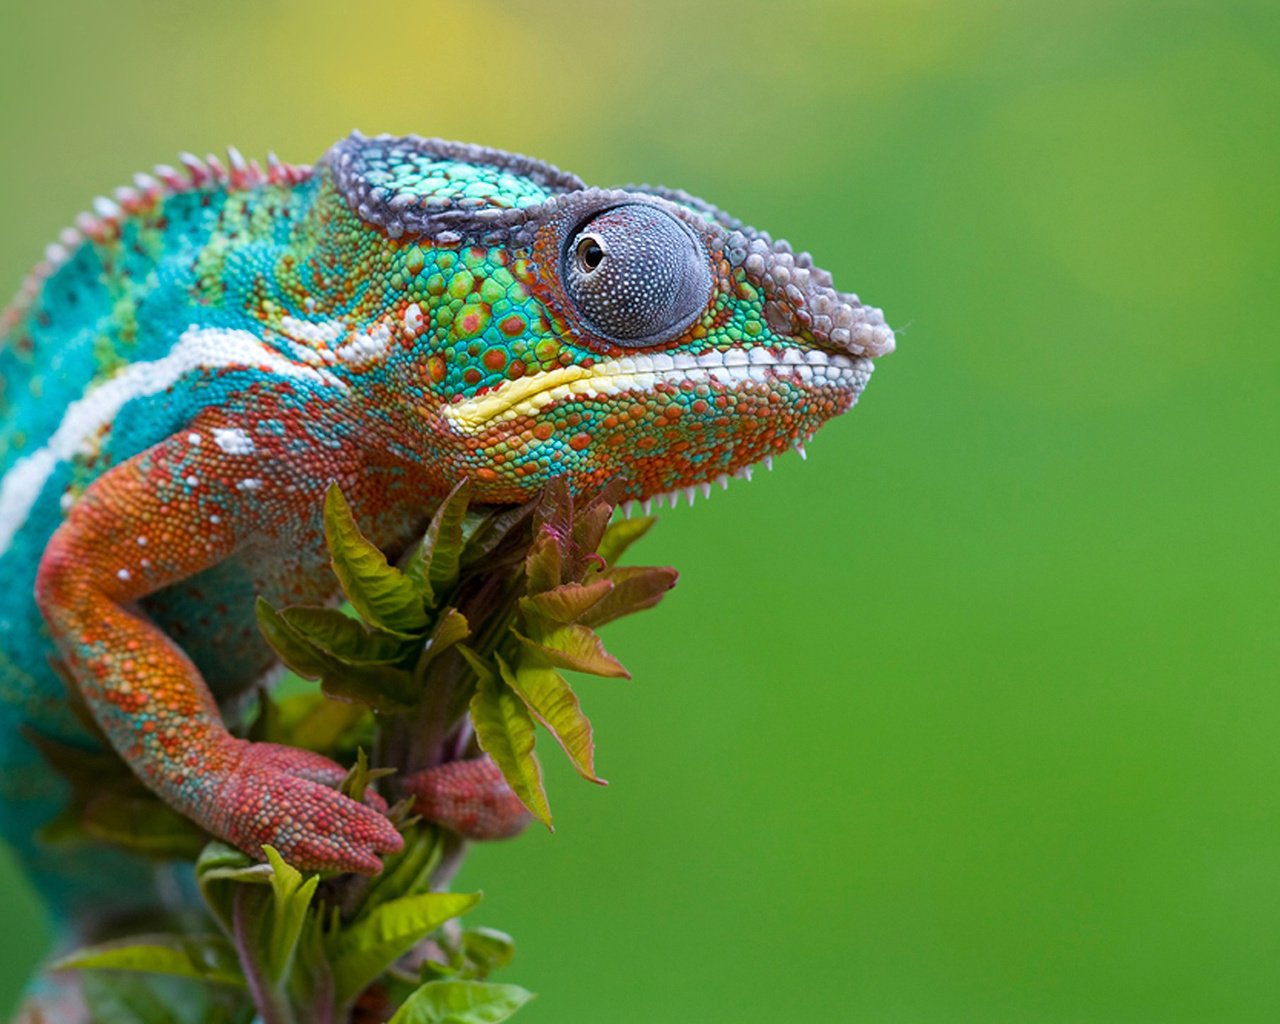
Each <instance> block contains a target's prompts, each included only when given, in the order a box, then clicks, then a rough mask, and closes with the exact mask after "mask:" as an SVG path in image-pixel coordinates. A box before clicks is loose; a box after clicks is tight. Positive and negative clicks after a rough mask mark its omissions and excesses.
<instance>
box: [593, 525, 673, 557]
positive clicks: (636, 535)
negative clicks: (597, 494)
mask: <svg viewBox="0 0 1280 1024" xmlns="http://www.w3.org/2000/svg"><path fill="white" fill-rule="evenodd" d="M657 521H658V520H657V518H655V517H654V516H638V517H637V518H635V519H619V520H618V521H617V522H616V523H611V524H610V525H609V528H608V529H607V530H605V531H604V537H602V538H601V540H600V544H599V546H598V547H597V548H596V553H597V554H598V555H599V556H600V557H601V558H603V559H604V560H605V564H607V565H611V566H612V565H616V564H617V563H618V559H620V558H621V557H622V556H623V554H625V553H626V550H627V548H629V547H631V545H632V544H634V543H635V542H636V541H638V540H639V539H640V538H641V537H643V536H644V535H645V534H646V533H648V532H649V530H650V529H652V528H653V524H654V523H656V522H657Z"/></svg>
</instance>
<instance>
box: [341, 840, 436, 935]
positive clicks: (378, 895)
mask: <svg viewBox="0 0 1280 1024" xmlns="http://www.w3.org/2000/svg"><path fill="white" fill-rule="evenodd" d="M442 853H443V850H442V848H441V844H440V835H439V833H438V832H437V831H436V830H435V829H433V828H429V827H423V826H419V827H416V828H411V829H409V830H408V831H406V833H405V837H404V849H403V850H401V851H400V852H399V853H396V854H392V855H390V856H389V857H384V858H383V862H382V864H383V867H382V873H381V874H379V875H375V876H374V877H373V879H372V880H370V881H369V882H368V883H367V884H368V889H367V890H366V892H365V897H364V899H363V900H362V901H361V904H360V909H359V915H364V914H367V913H369V912H370V911H372V910H373V909H374V908H376V907H378V906H380V905H382V904H383V903H390V902H391V901H392V900H398V899H400V898H401V897H402V896H417V895H419V894H421V893H424V892H426V891H427V887H428V885H429V883H430V881H431V872H432V871H434V870H435V867H436V865H437V864H439V863H440V857H441V854H442ZM359 915H358V916H359Z"/></svg>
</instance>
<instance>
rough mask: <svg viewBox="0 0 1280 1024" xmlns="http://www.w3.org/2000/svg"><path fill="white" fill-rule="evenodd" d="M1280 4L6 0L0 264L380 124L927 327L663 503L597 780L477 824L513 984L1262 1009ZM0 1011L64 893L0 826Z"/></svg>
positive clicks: (1279, 324)
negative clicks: (786, 242) (668, 208)
mask: <svg viewBox="0 0 1280 1024" xmlns="http://www.w3.org/2000/svg"><path fill="white" fill-rule="evenodd" d="M1276 14H1277V11H1276V7H1275V4H1274V3H1264V2H1259V3H1256V4H1254V3H1224V2H1204V3H1200V4H1196V3H1156V2H1151V3H1147V2H1120V0H1110V2H1099V3H1062V2H1045V3H1030V2H1027V3H988V2H976V0H956V2H951V3H943V2H924V0H915V2H902V3H892V4H890V3H866V2H852V0H835V2H831V3H816V4H815V3H794V4H780V3H773V4H758V5H757V4H753V3H746V2H735V3H708V2H694V3H689V2H682V3H659V4H647V5H630V4H601V3H596V2H586V0H584V2H567V3H557V4H540V3H532V2H531V3H522V4H512V3H503V2H494V0H469V2H467V3H447V4H446V3H435V2H418V3H411V4H382V5H373V4H370V5H360V4H346V3H338V2H316V0H312V2H290V3H285V2H274V0H254V2H252V3H249V2H223V3H218V4H212V3H206V4H200V5H186V4H163V3H160V2H159V0H148V2H143V0H114V2H112V3H110V4H104V3H97V2H84V3H79V4H72V3H66V2H63V0H44V2H41V3H39V4H17V3H8V4H6V5H5V10H4V13H3V15H2V16H0V29H2V30H0V96H2V97H3V100H2V101H0V133H2V135H3V139H4V155H3V157H2V158H0V222H2V223H3V237H4V242H3V245H0V282H4V284H3V287H4V288H16V286H17V284H18V282H19V280H20V278H21V275H22V274H23V273H24V272H25V270H26V268H27V266H28V265H29V264H31V263H32V262H33V261H34V260H35V259H36V258H37V257H38V256H39V254H40V252H41V249H42V247H43V245H44V244H45V243H46V242H47V241H49V240H51V239H52V238H53V237H54V236H55V234H56V232H57V230H58V229H59V228H60V227H62V226H63V225H64V224H66V223H68V222H69V221H70V219H71V217H72V215H73V214H74V213H75V212H76V211H77V210H79V209H82V208H85V207H86V206H87V205H88V201H89V199H90V198H91V197H92V196H93V195H95V194H96V193H98V192H102V191H105V190H107V189H109V188H111V187H112V186H114V185H116V184H120V183H124V182H126V181H127V180H128V179H129V177H130V176H131V175H132V173H133V172H134V171H137V170H140V169H145V168H147V167H149V166H150V165H152V164H154V163H156V162H160V161H168V160H172V159H173V157H174V156H175V154H176V153H177V151H178V150H180V149H192V150H195V151H197V152H205V151H208V150H210V149H221V148H222V147H225V146H226V144H228V143H234V144H236V145H237V146H238V147H240V148H241V149H242V150H243V151H244V152H245V153H246V154H249V155H255V156H258V157H262V156H264V155H265V153H266V151H267V150H269V149H273V150H275V151H277V152H278V153H280V154H281V156H283V157H284V158H286V159H290V160H296V161H309V160H313V159H314V158H316V157H318V156H319V155H320V154H321V153H322V152H323V151H324V149H325V148H326V146H327V145H328V144H329V143H331V142H332V141H333V140H334V139H336V138H337V137H339V136H340V135H342V134H344V133H345V132H347V131H348V130H349V129H350V128H352V127H360V128H362V129H363V130H365V131H367V132H377V131H393V132H418V133H422V134H435V135H442V136H446V137H456V138H462V139H467V140H470V141H475V142H482V143H486V144H489V145H493V146H499V147H503V148H507V149H514V150H519V151H525V152H530V153H533V154H536V155H538V156H541V157H543V158H545V159H549V160H551V161H553V162H556V163H559V164H560V165H562V166H564V167H568V168H571V169H573V170H575V171H577V172H578V173H580V174H582V175H583V176H584V177H586V178H587V179H588V180H589V181H591V182H593V183H596V184H602V185H603V184H615V183H621V182H625V181H632V180H645V181H653V182H662V183H667V184H671V185H678V186H681V187H684V188H686V189H689V190H690V191H692V192H694V193H695V194H700V195H703V196H706V197H707V198H709V199H711V200H712V201H714V202H716V203H718V204H719V205H721V206H723V207H725V208H726V209H728V210H731V211H733V212H734V213H735V214H737V215H738V216H741V217H743V218H744V219H746V220H747V221H749V222H751V223H755V224H758V225H760V226H763V227H767V228H769V229H770V230H771V231H773V232H774V233H775V234H778V235H782V236H785V237H787V238H789V239H791V240H792V241H793V242H795V243H797V245H798V246H799V247H802V248H808V249H810V250H812V251H813V252H814V253H815V255H816V256H817V258H818V261H819V263H820V264H821V265H824V266H826V267H828V268H830V269H831V270H832V271H833V272H834V274H835V276H836V281H837V283H838V284H839V285H840V286H841V287H843V288H852V289H856V290H857V291H858V292H860V293H861V294H862V295H863V297H864V298H865V299H867V300H868V301H872V302H874V303H875V304H878V305H882V306H884V308H885V309H886V311H887V313H888V315H889V318H890V320H891V322H892V323H893V324H895V326H898V327H900V328H901V332H900V335H899V339H900V345H899V351H898V352H897V354H895V355H893V356H892V357H891V358H889V359H886V360H884V361H883V362H882V363H881V364H880V367H879V369H878V372H877V373H876V376H875V379H874V381H873V382H872V385H871V387H870V388H869V390H868V392H867V394H866V396H865V397H864V399H863V402H862V404H861V405H860V407H859V408H858V410H857V411H856V412H855V413H854V414H853V415H851V416H848V417H846V418H844V419H843V420H841V421H839V422H837V423H836V424H834V425H832V426H830V427H829V428H828V429H826V430H825V431H824V432H823V433H822V434H820V435H819V437H818V438H817V440H816V441H815V443H814V444H813V445H812V446H811V449H810V458H809V461H808V463H807V464H803V465H802V464H801V463H800V461H799V460H798V459H797V458H795V457H787V458H784V459H782V460H780V462H779V464H778V466H777V469H776V470H775V472H774V473H773V474H772V475H761V476H757V478H756V482H755V483H754V484H752V485H749V486H748V485H746V484H738V485H735V486H733V487H732V488H731V489H730V491H729V492H728V493H727V494H721V493H718V492H717V493H716V495H715V496H714V497H713V498H712V499H711V500H710V501H709V502H708V503H705V504H702V503H700V504H699V506H698V507H694V508H692V509H683V508H682V509H681V510H680V511H679V512H678V513H674V514H669V515H667V516H665V517H664V520H663V522H662V523H661V524H660V526H659V528H658V529H657V530H656V532H655V533H654V535H653V536H652V537H651V539H649V540H646V541H645V542H644V544H643V546H642V547H640V548H638V549H637V555H638V556H639V557H642V558H643V559H644V560H646V561H656V562H667V563H671V564H674V565H676V566H677V567H678V568H679V569H680V570H681V571H682V574H683V575H682V579H681V583H680V586H679V587H678V588H677V590H676V591H675V592H674V593H673V594H672V595H671V597H670V598H669V600H668V601H667V602H666V603H665V604H664V605H663V606H662V607H661V608H660V609H659V610H657V611H655V612H652V613H649V614H648V615H646V616H644V617H641V618H639V619H637V620H634V621H632V622H627V623H620V624H619V625H618V626H617V627H614V628H613V629H612V635H611V637H610V639H611V642H612V646H613V647H614V648H615V650H616V651H617V653H618V654H619V655H620V656H622V658H623V660H624V661H625V662H626V663H627V664H628V665H629V666H630V667H631V669H632V670H633V672H634V675H635V679H634V681H632V682H629V683H623V682H617V681H607V682H606V681H597V680H591V681H586V680H584V681H583V682H582V684H581V692H582V695H583V698H584V701H585V704H586V707H587V709H588V711H589V712H590V713H591V714H592V716H593V717H594V720H595V722H596V725H597V730H598V738H599V741H600V763H601V765H602V767H603V771H604V773H605V774H606V775H607V776H608V777H609V778H610V779H611V780H612V783H613V784H612V785H611V786H610V787H609V788H608V789H606V790H599V789H596V788H594V787H590V786H587V785H585V784H583V783H581V782H580V781H579V780H578V779H577V778H576V777H574V776H573V775H572V773H571V772H569V771H567V770H565V768H564V766H563V765H562V763H561V762H562V760H563V759H562V758H561V757H560V756H559V755H558V752H556V751H555V750H554V749H551V750H550V752H549V753H548V755H547V757H546V761H547V764H548V769H549V776H550V779H549V782H550V791H551V796H552V803H553V806H554V809H555V811H556V813H557V822H558V825H559V830H558V831H557V833H556V834H555V835H554V836H549V835H546V834H538V833H533V832H531V833H530V834H528V835H526V836H525V837H523V838H521V839H520V840H517V841H515V842H513V843H509V844H504V845H496V846H492V847H489V848H485V849H479V850H476V851H475V853H474V855H473V856H472V858H471V860H470V863H469V864H468V866H467V869H466V871H465V874H464V876H463V878H462V880H461V884H463V885H467V886H478V887H483V889H484V890H485V892H486V902H485V903H484V905H483V907H482V908H481V909H480V910H478V911H477V912H476V913H475V914H474V915H473V917H472V920H473V921H474V922H476V923H485V924H490V925H493V926H497V927H501V928H504V929H506V930H508V931H511V932H512V933H514V934H515V936H516V938H517V940H518V944H519V955H518V957H517V959H516V962H515V964H514V965H513V966H512V967H511V968H510V969H509V970H508V971H507V972H506V978H507V979H508V980H512V981H516V982H519V983H522V984H524V985H526V986H528V987H529V988H532V989H534V990H535V991H537V992H538V993H539V994H540V998H539V999H538V1001H537V1002H536V1003H535V1004H533V1005H532V1006H531V1007H530V1008H528V1009H527V1010H526V1011H524V1012H523V1013H522V1015H521V1016H520V1018H519V1019H520V1020H521V1021H526V1020H527V1021H528V1024H538V1022H553V1021H554V1022H564V1021H572V1022H577V1021H592V1022H607V1024H613V1022H616V1024H666V1022H720V1021H724V1022H735V1024H748V1022H761V1024H764V1022H778V1021H788V1022H790V1021H810V1020H813V1021H817V1020H824V1021H827V1020H830V1021H872V1022H897V1021H902V1022H953V1021H954V1022H960V1021H982V1022H993V1021H1009V1022H1014V1021H1017V1022H1023V1021H1046V1022H1058V1021H1062V1022H1067V1021H1070V1022H1112V1021H1113V1022H1146V1021H1150V1022H1161V1024H1168V1022H1176V1021H1205V1022H1237V1021H1238V1022H1243V1021H1275V1020H1277V1019H1280V970H1277V963H1278V962H1280V872H1278V871H1277V867H1278V866H1280V807H1278V803H1277V801H1278V798H1280V785H1278V783H1280V742H1278V738H1280V671H1278V668H1280V628H1278V627H1280V620H1278V615H1277V612H1278V611H1280V576H1278V573H1277V570H1278V568H1280V541H1278V540H1277V535H1278V533H1277V529H1276V511H1277V500H1278V499H1280V489H1278V488H1277V456H1278V455H1280V413H1278V403H1277V369H1278V368H1280V354H1278V353H1280V309H1278V303H1280V287H1278V284H1277V270H1280V259H1278V258H1277V257H1278V255H1280V253H1278V251H1277V250H1278V248H1280V230H1278V225H1280V182H1278V178H1277V168H1278V167H1280V28H1278V22H1280V19H1277V16H1276ZM0 906H3V926H2V927H0V1012H3V1009H4V1008H6V1007H8V1006H10V1005H11V1004H12V1001H13V1000H14V999H15V998H16V994H17V992H18V990H19V987H20V985H21V982H22V979H23V978H24V976H25V975H26V974H27V973H28V971H29V970H30V969H31V968H32V966H33V965H34V964H35V963H36V961H37V959H38V957H39V956H40V953H41V949H42V944H43V943H44V942H45V940H46V938H47V932H46V930H45V926H44V924H43V923H42V921H41V918H40V916H39V912H38V908H37V906H36V904H35V902H34V900H33V898H32V896H31V895H30V893H29V892H28V891H27V889H26V888H25V887H24V883H23V882H22V881H21V880H20V879H19V878H18V877H17V876H16V874H15V872H14V870H13V868H12V866H11V863H10V862H9V861H8V859H7V858H3V859H0Z"/></svg>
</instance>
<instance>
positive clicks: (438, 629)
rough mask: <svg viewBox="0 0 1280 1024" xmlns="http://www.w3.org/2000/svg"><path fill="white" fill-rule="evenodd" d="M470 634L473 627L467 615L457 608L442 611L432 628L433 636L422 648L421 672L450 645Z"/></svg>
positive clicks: (419, 665) (419, 670) (419, 667)
mask: <svg viewBox="0 0 1280 1024" xmlns="http://www.w3.org/2000/svg"><path fill="white" fill-rule="evenodd" d="M470 635H471V627H470V626H469V625H468V624H467V617H466V616H465V615H463V614H462V613H461V612H460V611H458V609H457V608H445V609H444V610H443V611H441V613H440V617H439V618H437V619H436V624H435V626H434V628H433V629H432V630H431V636H430V637H429V638H428V640H427V643H426V646H425V647H423V649H422V657H421V659H420V660H419V662H418V672H419V674H421V672H422V671H423V670H424V669H425V668H426V667H427V666H428V665H430V664H431V663H432V662H433V661H435V660H436V658H438V657H440V655H442V654H443V653H444V652H445V651H447V650H448V649H449V648H450V647H452V646H453V645H454V644H457V643H460V642H461V641H463V640H465V639H466V638H467V637H469V636H470Z"/></svg>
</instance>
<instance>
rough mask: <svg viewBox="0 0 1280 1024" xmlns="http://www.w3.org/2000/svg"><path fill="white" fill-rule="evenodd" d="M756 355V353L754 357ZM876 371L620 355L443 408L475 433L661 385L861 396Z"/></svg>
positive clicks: (761, 357) (819, 361) (716, 355)
mask: <svg viewBox="0 0 1280 1024" xmlns="http://www.w3.org/2000/svg"><path fill="white" fill-rule="evenodd" d="M757 353H759V354H757ZM873 369H874V364H873V363H872V361H871V360H870V359H868V358H866V357H857V356H850V355H846V354H844V353H842V352H828V351H826V350H823V349H809V350H807V351H805V352H803V353H801V352H800V351H799V350H798V349H795V348H785V349H783V350H782V351H781V353H780V354H779V353H778V352H776V351H775V350H773V349H768V348H764V347H760V348H753V349H749V350H745V349H729V350H728V351H725V352H721V351H718V350H715V349H713V350H710V351H707V352H702V353H699V354H698V355H691V354H689V353H686V352H681V353H676V354H675V355H671V354H669V353H664V352H660V353H657V354H655V355H635V356H622V357H619V358H617V359H609V360H605V361H602V362H599V363H596V364H595V365H594V366H592V367H591V368H590V369H587V368H584V367H581V366H576V365H574V366H565V367H560V368H558V369H555V370H551V371H548V372H547V373H543V374H538V375H537V376H533V377H521V378H520V379H519V380H513V381H504V382H503V383H502V384H500V385H498V386H497V387H496V388H494V389H492V390H491V391H488V392H486V393H484V394H482V395H478V396H476V397H475V398H470V399H466V400H465V401H461V402H455V403H453V404H451V405H446V406H445V407H444V409H443V411H442V414H443V416H444V418H445V420H447V421H448V422H449V423H450V424H451V425H452V426H453V427H454V428H455V429H457V430H460V431H462V432H463V433H477V432H479V431H480V430H483V429H485V428H486V427H488V426H490V425H491V424H493V423H500V422H504V421H506V420H513V419H516V418H518V417H520V416H525V415H530V414H532V413H535V412H537V411H539V410H540V409H544V408H546V407H547V406H548V405H552V404H553V403H555V402H559V401H563V400H564V399H566V398H571V397H578V398H600V397H605V396H608V395H615V394H620V393H622V392H626V391H637V390H641V391H646V390H653V389H654V388H655V387H656V386H657V385H658V384H660V383H667V384H675V385H677V386H679V385H681V384H684V383H686V382H692V383H698V382H706V383H712V384H720V385H724V386H735V385H747V386H750V385H752V384H756V385H763V384H767V383H769V382H770V381H771V380H786V381H788V382H795V381H797V380H798V381H799V382H800V383H801V384H802V385H809V386H818V387H823V386H826V387H832V388H839V389H842V390H851V391H854V392H855V393H857V392H861V391H862V389H863V388H864V387H865V386H866V383H867V381H868V379H870V376H871V372H872V370H873Z"/></svg>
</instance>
